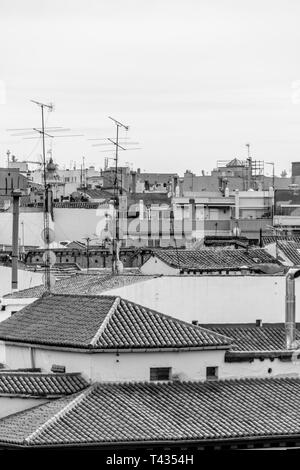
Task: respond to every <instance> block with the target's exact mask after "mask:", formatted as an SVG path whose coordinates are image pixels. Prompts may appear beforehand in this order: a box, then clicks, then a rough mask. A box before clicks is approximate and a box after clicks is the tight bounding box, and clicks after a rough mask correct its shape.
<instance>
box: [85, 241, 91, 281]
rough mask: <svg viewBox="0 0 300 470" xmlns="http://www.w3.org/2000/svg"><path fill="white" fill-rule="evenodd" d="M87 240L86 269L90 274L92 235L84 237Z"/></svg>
mask: <svg viewBox="0 0 300 470" xmlns="http://www.w3.org/2000/svg"><path fill="white" fill-rule="evenodd" d="M84 240H86V249H85V254H86V271H87V274H89V269H90V258H89V248H90V241H91V239H90V237H86V238H84Z"/></svg>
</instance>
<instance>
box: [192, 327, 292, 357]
mask: <svg viewBox="0 0 300 470" xmlns="http://www.w3.org/2000/svg"><path fill="white" fill-rule="evenodd" d="M201 326H202V327H204V328H207V329H209V330H211V331H214V332H216V333H219V334H221V335H225V336H229V337H230V338H232V339H233V343H232V346H231V351H284V350H286V346H285V324H284V323H263V324H262V325H261V326H256V325H255V324H254V323H229V324H220V323H219V324H205V325H204V324H201ZM297 326H298V328H299V327H300V325H299V324H298V325H297ZM296 340H300V329H297V330H296Z"/></svg>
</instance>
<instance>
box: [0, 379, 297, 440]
mask: <svg viewBox="0 0 300 470" xmlns="http://www.w3.org/2000/svg"><path fill="white" fill-rule="evenodd" d="M299 408H300V378H291V377H286V378H267V379H240V380H225V381H213V382H211V381H208V382H173V383H172V382H169V383H120V384H116V383H115V384H95V385H93V386H91V387H90V388H89V389H87V390H86V391H84V392H82V393H80V394H76V395H75V396H73V397H67V398H62V399H60V400H55V401H54V402H53V401H52V402H51V403H48V404H46V405H41V406H38V407H35V408H33V409H30V410H27V411H23V412H21V413H18V414H15V415H12V416H9V417H6V418H4V419H2V420H1V426H0V442H1V443H11V444H16V445H23V446H42V445H47V446H57V445H58V446H59V445H68V444H73V445H75V446H76V445H84V444H89V445H92V444H94V445H97V444H98V445H101V444H102V445H103V444H107V443H114V444H115V445H116V444H117V443H126V442H127V443H138V442H140V443H142V442H143V441H146V442H153V443H154V444H155V442H157V441H159V442H170V441H173V442H175V443H176V442H179V443H180V441H189V440H192V441H194V442H195V441H196V442H198V443H201V444H202V445H203V444H204V445H205V444H206V443H209V442H210V441H212V440H213V441H219V442H222V443H224V442H226V441H230V442H231V441H232V440H233V439H239V440H240V439H247V440H249V439H252V440H253V439H255V438H267V437H272V438H274V437H276V436H278V437H279V436H280V437H291V436H296V435H299V434H300V413H299Z"/></svg>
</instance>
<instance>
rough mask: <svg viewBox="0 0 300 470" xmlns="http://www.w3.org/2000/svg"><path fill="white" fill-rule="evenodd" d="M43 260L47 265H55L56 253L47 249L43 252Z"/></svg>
mask: <svg viewBox="0 0 300 470" xmlns="http://www.w3.org/2000/svg"><path fill="white" fill-rule="evenodd" d="M43 261H44V263H45V264H46V265H47V266H53V265H54V264H55V262H56V256H55V253H53V251H51V250H45V252H44V254H43Z"/></svg>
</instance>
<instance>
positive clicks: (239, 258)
mask: <svg viewBox="0 0 300 470" xmlns="http://www.w3.org/2000/svg"><path fill="white" fill-rule="evenodd" d="M152 253H153V254H154V255H155V256H157V257H158V258H159V259H160V260H161V261H163V262H165V263H166V264H168V265H169V266H172V267H175V268H179V269H204V270H205V269H226V268H227V269H228V268H240V267H241V266H245V265H246V266H248V267H250V266H254V265H256V264H260V263H274V264H280V263H278V262H277V261H276V259H275V258H273V256H271V255H269V253H267V252H266V251H265V250H263V249H260V248H257V249H255V248H253V249H249V250H242V249H234V250H231V249H222V250H214V249H208V250H206V249H203V250H201V249H200V250H186V249H179V250H174V249H157V250H153V251H152Z"/></svg>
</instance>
